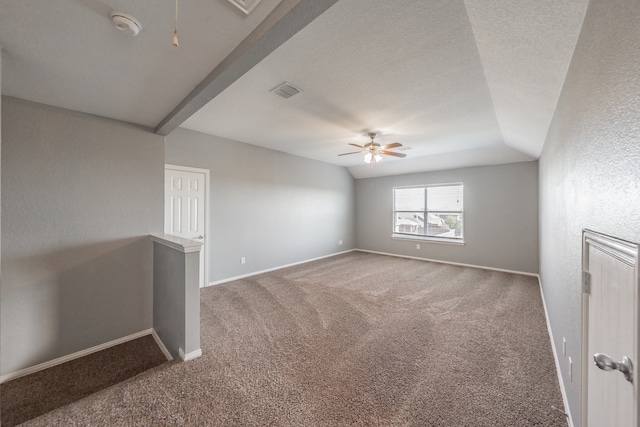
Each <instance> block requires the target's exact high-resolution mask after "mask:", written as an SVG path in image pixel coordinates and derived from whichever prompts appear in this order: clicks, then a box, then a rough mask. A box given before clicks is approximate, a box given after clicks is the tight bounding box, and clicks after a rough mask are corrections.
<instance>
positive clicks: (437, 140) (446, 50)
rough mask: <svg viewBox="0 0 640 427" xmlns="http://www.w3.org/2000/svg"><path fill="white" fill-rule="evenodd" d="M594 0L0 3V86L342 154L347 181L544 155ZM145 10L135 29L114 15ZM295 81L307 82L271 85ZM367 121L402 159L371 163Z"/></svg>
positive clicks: (290, 148) (63, 103) (325, 157)
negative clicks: (283, 90)
mask: <svg viewBox="0 0 640 427" xmlns="http://www.w3.org/2000/svg"><path fill="white" fill-rule="evenodd" d="M587 6H588V0H562V1H558V0H538V1H536V0H516V1H514V0H465V1H463V0H430V1H424V0H397V1H388V0H339V1H337V0H282V1H278V0H262V1H261V2H260V3H259V4H258V5H257V6H256V8H255V9H254V10H253V11H252V12H251V13H250V14H249V15H246V14H244V13H243V12H241V11H240V10H238V9H237V8H236V7H234V6H233V5H231V3H230V2H229V1H228V0H189V1H188V2H182V1H181V2H180V3H179V20H178V36H179V40H180V46H179V47H173V46H172V45H171V38H172V36H173V20H174V13H175V2H174V1H172V0H154V1H146V2H130V1H126V0H58V1H56V2H50V1H45V0H40V1H37V0H30V1H25V0H8V1H3V2H0V45H1V46H2V49H3V51H2V79H3V81H2V92H3V94H5V95H10V96H15V97H19V98H23V99H28V100H32V101H36V102H41V103H44V104H49V105H55V106H59V107H63V108H67V109H71V110H77V111H82V112H86V113H90V114H96V115H100V116H105V117H109V118H113V119H118V120H124V121H127V122H133V123H137V124H141V125H144V126H148V127H151V128H154V129H156V131H157V132H159V133H162V134H167V133H169V132H171V131H172V130H173V129H175V127H177V126H182V127H185V128H188V129H193V130H197V131H200V132H204V133H209V134H212V135H217V136H222V137H225V138H229V139H233V140H237V141H241V142H246V143H249V144H254V145H260V146H264V147H267V148H271V149H274V150H279V151H283V152H287V153H291V154H295V155H299V156H304V157H309V158H313V159H317V160H320V161H324V162H329V163H334V164H337V165H342V166H345V167H348V168H349V169H350V171H351V173H352V174H353V175H354V176H355V177H356V178H361V177H369V176H379V175H391V174H400V173H411V172H421V171H428V170H438V169H448V168H454V167H465V166H474V165H486V164H499V163H510V162H517V161H527V160H533V159H535V158H537V157H538V156H539V155H540V152H541V150H542V146H543V144H544V141H545V137H546V133H547V130H548V128H549V125H550V123H551V120H552V117H553V114H554V110H555V106H556V102H557V100H558V97H559V95H560V92H561V90H562V85H563V82H564V77H565V75H566V73H567V70H568V67H569V64H570V61H571V56H572V54H573V51H574V48H575V44H576V42H577V39H578V35H579V32H580V28H581V25H582V20H583V17H584V14H585V11H586V8H587ZM114 9H115V10H121V11H123V12H126V13H129V14H131V15H133V16H135V17H136V18H137V19H139V20H140V21H141V23H142V26H143V30H142V32H141V33H140V34H139V35H138V36H137V37H135V38H131V37H128V36H126V35H125V34H123V33H120V32H118V31H117V30H116V29H115V28H114V27H113V25H112V24H111V22H110V19H109V12H110V11H111V10H114ZM283 82H289V83H291V84H293V85H294V86H296V87H298V88H299V89H301V92H300V93H298V94H297V95H294V96H293V97H291V98H289V99H283V98H281V97H278V96H276V95H274V94H273V93H271V92H270V90H271V89H273V88H274V87H276V86H278V85H279V84H281V83H283ZM369 131H376V132H378V133H379V134H378V136H377V137H376V141H377V142H380V143H382V144H385V143H390V142H394V141H398V142H400V143H402V144H403V147H402V150H403V151H402V152H403V153H405V154H407V157H406V158H404V159H396V158H392V157H385V159H384V161H383V162H382V163H379V164H377V165H375V166H374V167H371V166H369V165H365V164H364V163H363V160H362V156H361V155H352V156H338V154H340V153H345V152H349V151H353V147H350V146H348V145H347V143H356V144H364V143H366V142H367V139H368V138H367V137H366V132H369Z"/></svg>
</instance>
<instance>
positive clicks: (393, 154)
mask: <svg viewBox="0 0 640 427" xmlns="http://www.w3.org/2000/svg"><path fill="white" fill-rule="evenodd" d="M378 153H380V154H386V155H387V156H395V157H407V155H406V154H402V153H394V152H393V151H385V150H380V151H378Z"/></svg>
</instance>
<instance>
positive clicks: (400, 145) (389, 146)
mask: <svg viewBox="0 0 640 427" xmlns="http://www.w3.org/2000/svg"><path fill="white" fill-rule="evenodd" d="M396 147H402V144H400V143H399V142H392V143H391V144H387V145H385V146H384V147H380V149H381V150H388V149H389V148H396Z"/></svg>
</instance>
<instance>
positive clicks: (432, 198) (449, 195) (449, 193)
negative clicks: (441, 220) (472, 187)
mask: <svg viewBox="0 0 640 427" xmlns="http://www.w3.org/2000/svg"><path fill="white" fill-rule="evenodd" d="M427 209H428V210H429V211H459V212H461V211H462V185H450V186H442V187H427Z"/></svg>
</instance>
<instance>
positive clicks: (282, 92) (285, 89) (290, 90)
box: [271, 82, 302, 99]
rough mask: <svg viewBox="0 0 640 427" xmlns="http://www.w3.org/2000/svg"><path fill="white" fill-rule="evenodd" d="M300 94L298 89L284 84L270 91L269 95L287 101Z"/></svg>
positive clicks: (289, 84)
mask: <svg viewBox="0 0 640 427" xmlns="http://www.w3.org/2000/svg"><path fill="white" fill-rule="evenodd" d="M300 92H302V91H301V90H300V89H298V88H297V87H295V86H294V85H292V84H291V83H287V82H284V83H282V84H281V85H280V86H278V87H277V88H275V89H271V93H275V94H276V95H278V96H281V97H283V98H284V99H289V98H291V97H292V96H293V95H295V94H297V93H300Z"/></svg>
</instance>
